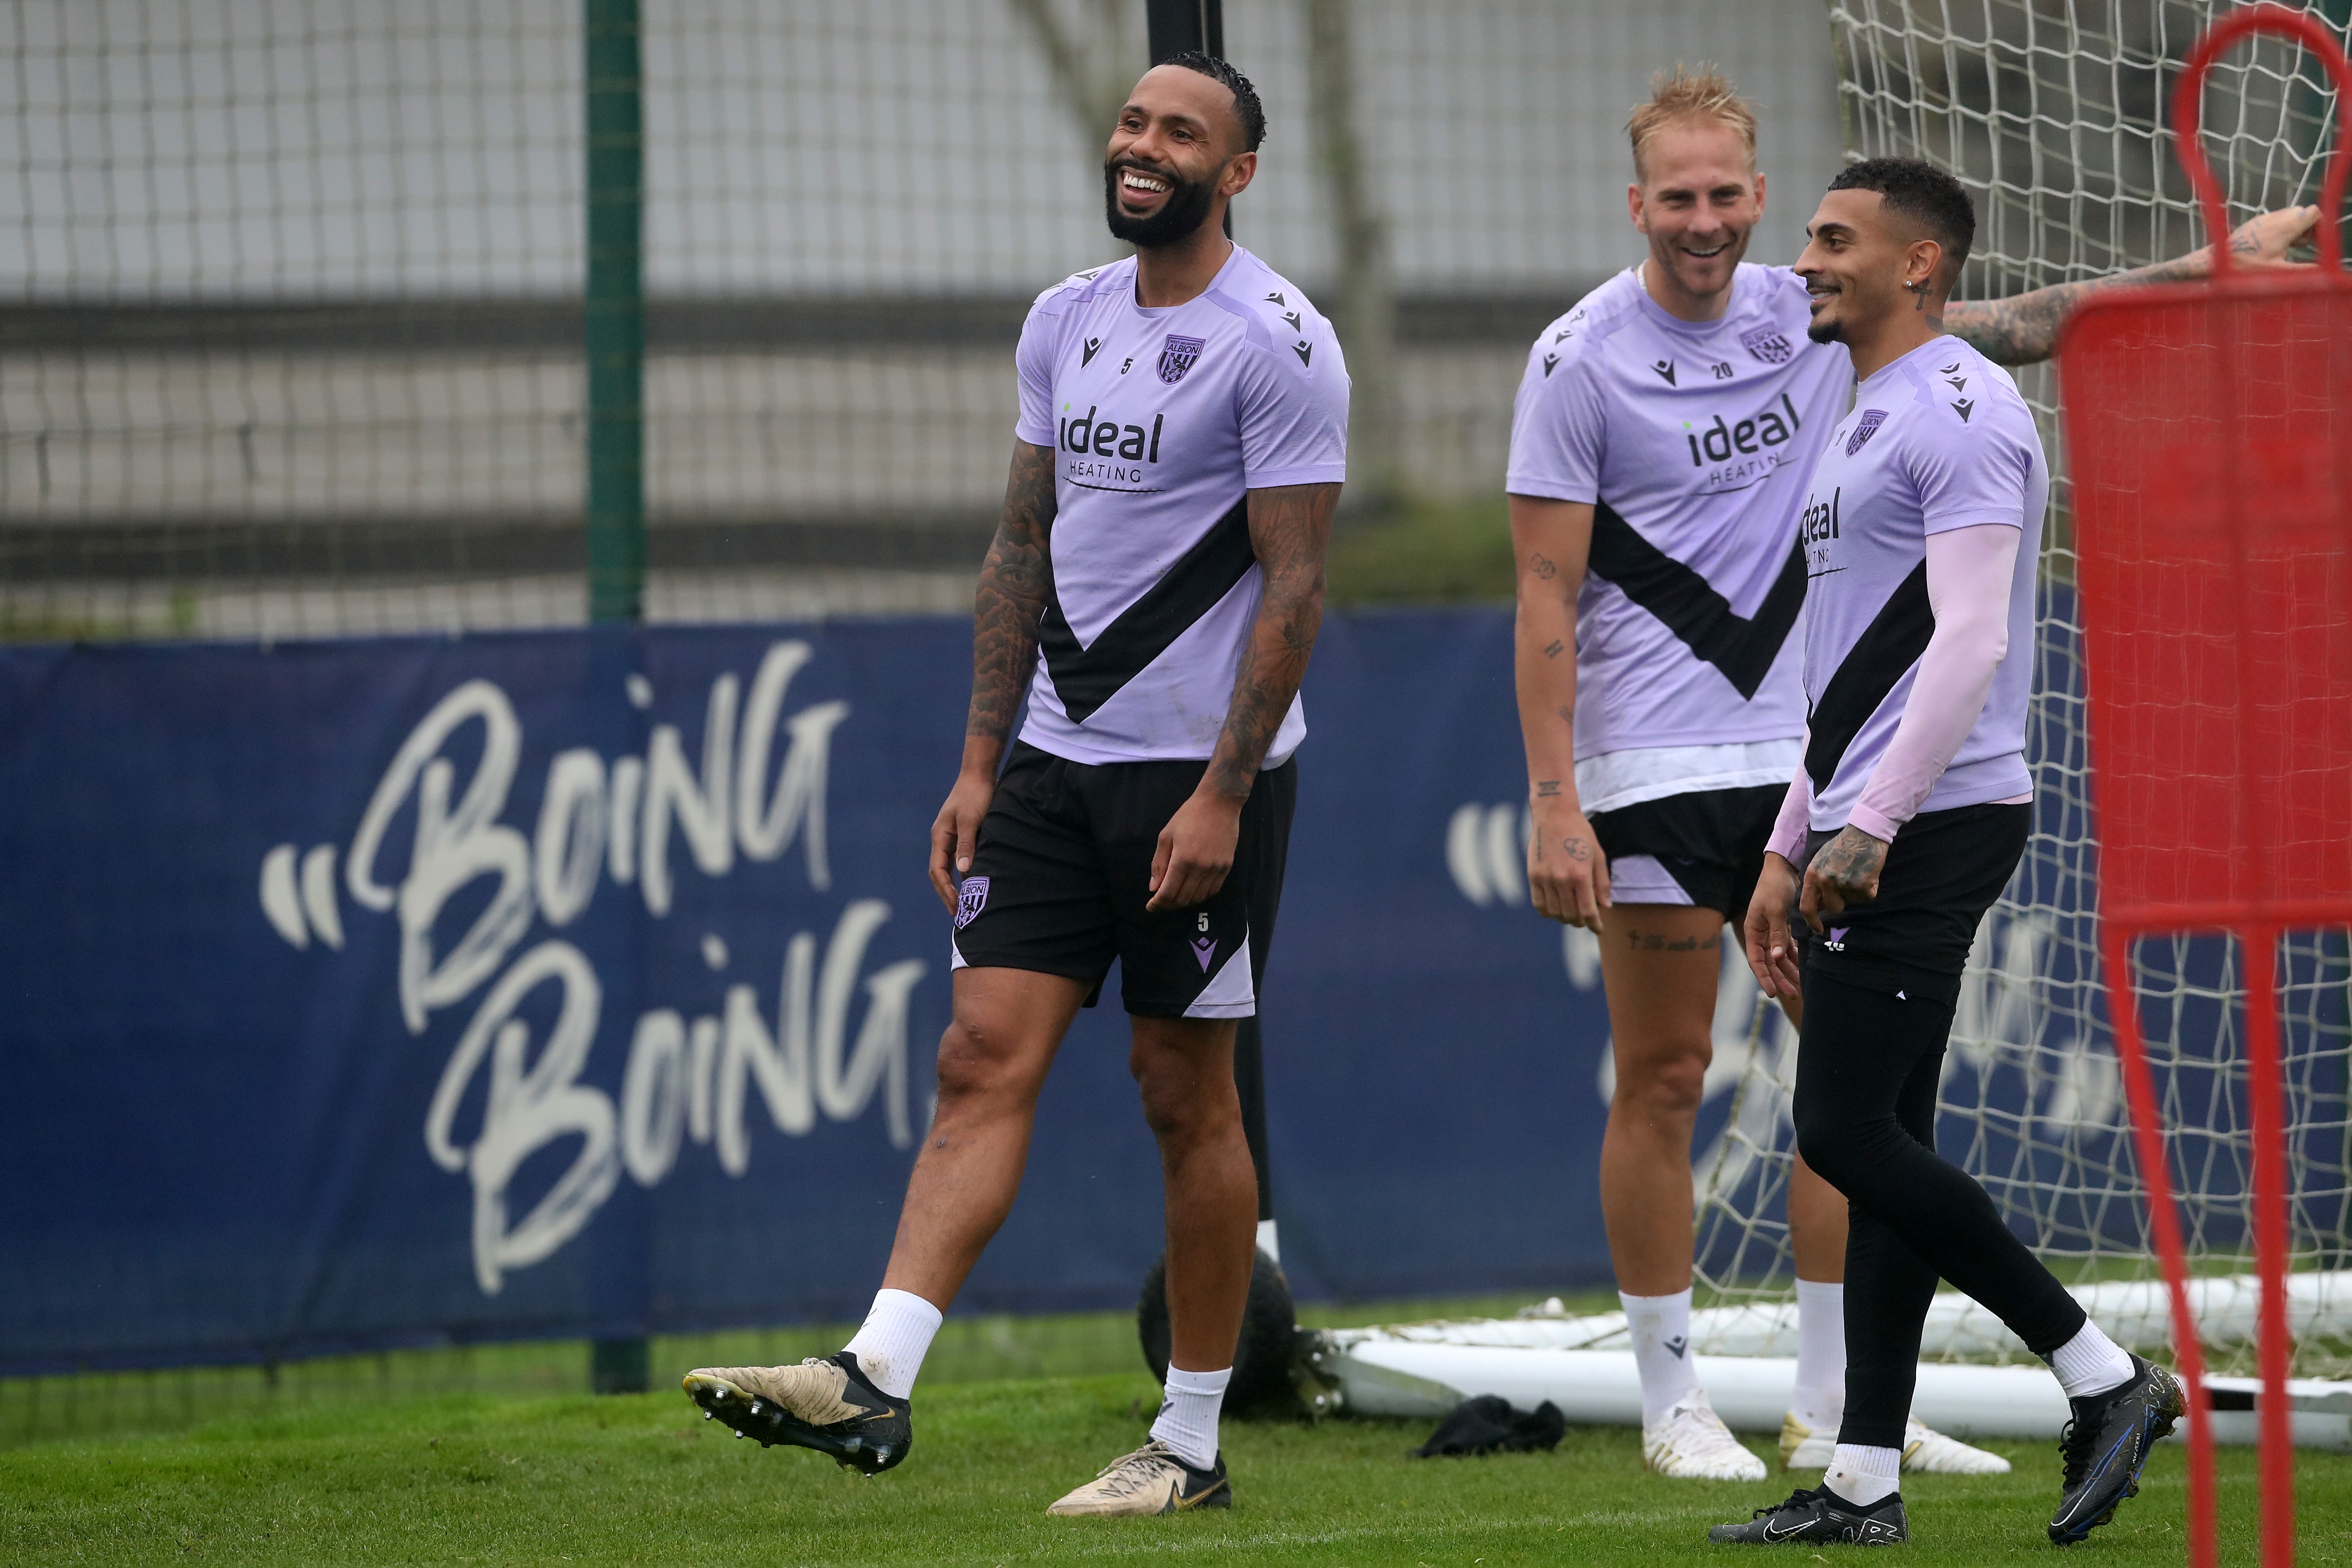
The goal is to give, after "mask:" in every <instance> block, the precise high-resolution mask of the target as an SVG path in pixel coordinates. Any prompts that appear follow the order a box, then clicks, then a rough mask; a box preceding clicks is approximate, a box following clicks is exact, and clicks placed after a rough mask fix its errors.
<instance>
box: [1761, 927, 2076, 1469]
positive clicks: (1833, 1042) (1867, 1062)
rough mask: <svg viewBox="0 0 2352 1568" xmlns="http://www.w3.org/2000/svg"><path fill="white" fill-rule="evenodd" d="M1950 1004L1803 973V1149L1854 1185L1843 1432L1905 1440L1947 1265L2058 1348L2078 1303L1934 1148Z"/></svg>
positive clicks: (1993, 1305)
mask: <svg viewBox="0 0 2352 1568" xmlns="http://www.w3.org/2000/svg"><path fill="white" fill-rule="evenodd" d="M1951 1032H1952V1010H1951V1008H1950V1007H1948V1006H1947V1005H1944V1004H1943V1003H1940V1002H1937V1001H1933V1000H1930V999H1928V998H1927V997H1923V996H1917V995H1915V996H1912V997H1911V998H1910V999H1909V1000H1907V1001H1906V1000H1905V999H1903V998H1901V997H1899V996H1897V995H1896V994H1895V993H1894V992H1891V991H1876V990H1872V989H1870V988H1869V987H1867V986H1863V985H1857V984H1853V983H1852V982H1850V981H1845V980H1841V979H1839V978H1837V977H1836V976H1835V975H1833V974H1825V973H1822V971H1821V970H1820V969H1818V968H1815V967H1811V966H1808V968H1807V969H1806V971H1805V1025H1804V1030H1803V1033H1802V1036H1801V1043H1800V1045H1799V1047H1798V1052H1797V1097H1796V1121H1797V1147H1798V1148H1799V1149H1801V1150H1802V1151H1803V1152H1804V1156H1805V1163H1807V1164H1809V1165H1811V1167H1812V1168H1813V1169H1814V1170H1816V1171H1818V1172H1819V1173H1821V1175H1822V1179H1823V1180H1825V1181H1827V1182H1828V1183H1829V1184H1830V1185H1832V1186H1833V1187H1835V1188H1836V1189H1837V1190H1838V1191H1840V1192H1842V1193H1843V1194H1845V1196H1846V1205H1847V1212H1848V1214H1849V1215H1850V1216H1851V1221H1850V1228H1849V1229H1848V1230H1847V1233H1846V1243H1845V1425H1844V1426H1843V1427H1842V1428H1841V1429H1840V1430H1839V1432H1838V1441H1840V1442H1842V1443H1858V1444H1865V1445H1868V1446H1869V1447H1878V1448H1900V1447H1903V1428H1904V1424H1905V1422H1906V1421H1907V1420H1908V1419H1909V1417H1910V1414H1911V1390H1912V1384H1914V1383H1915V1382H1916V1381H1917V1377H1918V1368H1919V1334H1920V1331H1921V1329H1922V1328H1923V1327H1924V1326H1925V1325H1926V1323H1927V1305H1928V1302H1929V1301H1930V1300H1932V1299H1933V1298H1934V1296H1935V1294H1936V1279H1937V1276H1939V1275H1940V1276H1941V1277H1943V1278H1944V1279H1948V1280H1950V1281H1951V1282H1952V1283H1953V1284H1954V1285H1955V1286H1957V1287H1958V1288H1959V1289H1961V1290H1963V1291H1965V1292H1967V1293H1968V1294H1969V1296H1971V1297H1973V1298H1975V1299H1976V1300H1978V1301H1979V1302H1981V1303H1983V1304H1984V1305H1985V1306H1986V1307H1988V1308H1990V1310H1992V1311H1993V1312H1994V1313H1996V1314H1997V1315H1998V1316H1999V1317H2000V1321H2002V1322H2004V1323H2007V1324H2008V1325H2009V1326H2010V1328H2011V1330H2012V1331H2015V1332H2016V1334H2017V1336H2018V1337H2019V1338H2020V1339H2022V1340H2023V1341H2024V1342H2025V1345H2026V1348H2027V1349H2028V1350H2031V1351H2032V1352H2034V1353H2035V1354H2036V1355H2043V1356H2046V1355H2048V1354H2049V1353H2050V1352H2052V1351H2053V1350H2055V1349H2057V1348H2058V1347H2059V1346H2060V1345H2063V1344H2064V1343H2065V1342H2067V1341H2068V1340H2070V1339H2073V1338H2074V1335H2075V1333H2076V1332H2077V1331H2080V1330H2081V1328H2082V1326H2083V1323H2084V1312H2083V1309H2082V1306H2081V1305H2080V1304H2079V1303H2078V1302H2076V1301H2075V1300H2074V1297H2072V1296H2070V1295H2068V1294H2067V1293H2066V1288H2065V1287H2064V1286H2063V1285H2061V1284H2059V1283H2058V1280H2057V1279H2056V1278H2055V1277H2054V1276H2053V1275H2052V1274H2051V1272H2050V1270H2048V1269H2047V1268H2043V1267H2042V1263H2041V1260H2040V1259H2038V1258H2035V1257H2034V1256H2033V1254H2032V1253H2031V1252H2029V1251H2027V1250H2026V1248H2025V1244H2024V1243H2023V1242H2021V1241H2020V1240H2018V1239H2017V1237H2015V1236H2013V1235H2011V1233H2010V1229H2009V1226H2006V1225H2004V1224H2003V1223H2001V1217H2000V1210H1999V1209H1996V1208H1995V1207H1994V1206H1993V1202H1992V1198H1991V1196H1990V1194H1988V1193H1986V1191H1985V1190H1984V1188H1982V1187H1980V1186H1979V1185H1978V1184H1977V1183H1976V1179H1975V1178H1974V1177H1972V1176H1970V1175H1969V1173H1967V1172H1966V1171H1963V1170H1961V1169H1960V1168H1959V1167H1958V1165H1954V1164H1951V1163H1948V1162H1946V1161H1945V1160H1943V1159H1942V1158H1940V1157H1939V1156H1938V1155H1937V1153H1936V1082H1937V1079H1938V1078H1939V1077H1940V1076H1941V1073H1942V1069H1943V1060H1944V1042H1945V1039H1946V1038H1947V1037H1948V1036H1949V1035H1950V1034H1951Z"/></svg>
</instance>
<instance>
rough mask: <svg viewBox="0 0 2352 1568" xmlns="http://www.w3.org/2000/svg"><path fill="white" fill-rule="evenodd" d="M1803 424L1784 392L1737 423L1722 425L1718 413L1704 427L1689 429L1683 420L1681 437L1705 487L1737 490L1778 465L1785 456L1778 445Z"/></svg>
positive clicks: (1801, 427) (1692, 464) (1794, 433)
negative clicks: (1703, 474) (1701, 471)
mask: <svg viewBox="0 0 2352 1568" xmlns="http://www.w3.org/2000/svg"><path fill="white" fill-rule="evenodd" d="M1784 412H1785V413H1786V414H1787V416H1788V417H1787V418H1785V419H1784V418H1782V417H1781V415H1782V414H1783V413H1784ZM1804 427H1805V422H1804V420H1803V419H1801V418H1800V417H1799V416H1798V414H1797V405H1795V404H1794V403H1791V402H1790V401H1789V395H1788V394H1787V393H1785V392H1784V393H1782V394H1780V399H1779V405H1778V406H1773V405H1766V406H1765V407H1764V408H1763V409H1762V410H1761V411H1759V413H1756V414H1754V415H1751V416H1748V418H1746V419H1742V420H1741V421H1739V423H1738V424H1737V425H1726V424H1725V423H1724V422H1723V416H1722V415H1720V414H1718V415H1717V416H1715V423H1714V424H1712V425H1710V426H1707V427H1706V428H1705V429H1696V428H1693V426H1691V424H1690V422H1689V421H1688V420H1685V421H1684V422H1683V432H1684V434H1683V439H1684V440H1685V441H1686V442H1688V443H1689V445H1690V455H1691V467H1692V468H1705V469H1706V470H1707V474H1706V488H1707V489H1711V490H1719V489H1744V488H1745V487H1747V486H1748V485H1751V484H1754V483H1755V482H1756V481H1757V480H1759V479H1763V478H1764V477H1765V476H1766V475H1768V474H1769V473H1771V472H1772V470H1773V469H1775V468H1779V467H1780V461H1781V458H1782V457H1783V456H1784V455H1785V454H1783V453H1782V452H1781V450H1780V448H1781V447H1785V446H1787V445H1788V444H1789V442H1790V441H1791V440H1792V439H1794V438H1795V437H1796V434H1797V432H1798V431H1800V430H1801V429H1803V428H1804Z"/></svg>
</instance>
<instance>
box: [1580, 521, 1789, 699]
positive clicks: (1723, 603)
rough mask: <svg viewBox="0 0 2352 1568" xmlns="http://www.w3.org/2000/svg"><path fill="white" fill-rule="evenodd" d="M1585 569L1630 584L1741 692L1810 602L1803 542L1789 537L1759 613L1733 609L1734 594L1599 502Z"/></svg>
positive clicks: (1767, 665) (1628, 588) (1749, 693)
mask: <svg viewBox="0 0 2352 1568" xmlns="http://www.w3.org/2000/svg"><path fill="white" fill-rule="evenodd" d="M1585 566H1586V569H1587V570H1588V571H1590V572H1591V573H1592V574H1593V575H1594V576H1596V577H1601V578H1605V579H1606V580H1608V581H1609V582H1612V583H1614V584H1617V586H1618V587H1619V588H1621V589H1622V590H1623V591H1624V594H1625V596H1626V597H1627V598H1629V599H1631V600H1633V603H1635V604H1637V605H1641V606H1642V608H1643V609H1645V610H1647V611H1649V612H1650V614H1652V615H1654V616H1657V617H1658V619H1659V620H1660V621H1662V622H1664V624H1665V627H1666V629H1667V630H1668V631H1670V632H1672V633H1674V634H1675V636H1676V637H1680V638H1682V640H1683V641H1684V642H1685V643H1687V644H1688V645H1690V650H1691V652H1692V653H1694V654H1696V655H1697V656H1698V657H1699V658H1703V659H1705V660H1706V662H1707V663H1709V664H1711V665H1713V666H1715V668H1717V669H1718V670H1720V671H1721V672H1722V674H1723V678H1724V679H1726V680H1728V681H1729V682H1731V684H1732V687H1733V688H1734V689H1736V690H1738V693H1739V695H1740V696H1741V697H1743V698H1747V699H1750V700H1752V699H1753V698H1754V697H1755V695H1756V689H1757V688H1758V687H1759V686H1762V685H1763V684H1764V678H1765V676H1767V675H1769V674H1770V673H1771V670H1772V661H1773V660H1774V659H1776V658H1780V645H1781V644H1783V643H1785V642H1787V641H1788V640H1789V630H1790V627H1792V626H1795V625H1796V624H1797V612H1798V611H1799V610H1801V609H1802V608H1803V607H1804V604H1805V547H1804V542H1802V541H1801V540H1791V541H1790V545H1789V559H1788V561H1787V562H1786V563H1783V564H1782V566H1781V568H1780V576H1779V577H1777V578H1775V579H1774V580H1773V583H1772V588H1771V591H1770V592H1769V593H1768V594H1766V595H1764V602H1763V603H1762V604H1761V605H1758V606H1757V607H1756V613H1755V615H1753V616H1747V617H1744V618H1743V617H1742V616H1738V615H1735V614H1733V612H1732V608H1731V601H1730V600H1728V599H1726V598H1725V597H1724V596H1723V595H1720V594H1718V593H1717V592H1716V591H1715V589H1714V587H1713V586H1712V585H1711V584H1708V582H1707V580H1706V578H1705V577H1702V576H1701V575H1699V574H1698V573H1696V571H1694V570H1692V569H1691V568H1690V567H1689V566H1686V565H1685V564H1684V563H1682V562H1679V561H1677V560H1675V558H1674V557H1673V556H1671V555H1669V554H1667V553H1666V552H1664V551H1663V550H1661V549H1659V548H1658V547H1657V546H1656V545H1654V544H1653V543H1651V542H1649V541H1648V540H1646V539H1644V538H1643V537H1642V534H1641V531H1639V530H1637V529H1636V528H1634V526H1633V524H1632V523H1630V522H1627V521H1625V520H1624V519H1623V518H1622V517H1620V516H1618V515H1617V514H1616V513H1615V512H1614V511H1612V510H1610V508H1609V506H1608V504H1607V503H1606V502H1602V501H1596V502H1594V503H1593V507H1592V549H1591V553H1590V554H1589V555H1588V556H1587V557H1586V561H1585Z"/></svg>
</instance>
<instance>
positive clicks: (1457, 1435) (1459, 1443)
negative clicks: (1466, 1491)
mask: <svg viewBox="0 0 2352 1568" xmlns="http://www.w3.org/2000/svg"><path fill="white" fill-rule="evenodd" d="M1567 1430H1568V1420H1567V1418H1566V1417H1565V1416H1563V1415H1560V1413H1559V1405H1554V1404H1553V1403H1552V1402H1551V1401H1550V1400H1549V1399H1547V1400H1545V1401H1544V1402H1543V1403H1542V1404H1541V1405H1537V1406H1536V1408H1535V1412H1534V1414H1532V1415H1521V1414H1520V1413H1519V1412H1517V1411H1516V1410H1514V1409H1512V1408H1511V1404H1510V1401H1509V1400H1507V1399H1505V1398H1503V1397H1502V1396H1501V1395H1500V1394H1480V1395H1478V1397H1477V1398H1475V1399H1465V1400H1464V1401H1463V1402H1462V1403H1461V1404H1459V1405H1455V1406H1454V1414H1453V1415H1448V1416H1447V1417H1446V1418H1445V1419H1444V1420H1443V1421H1441V1422H1439V1423H1438V1424H1437V1430H1436V1431H1434V1432H1433V1433H1431V1434H1430V1435H1429V1441H1428V1442H1426V1443H1423V1445H1422V1446H1421V1447H1418V1448H1415V1449H1413V1450H1412V1457H1413V1458H1416V1459H1435V1458H1463V1457H1465V1455H1470V1454H1491V1453H1494V1452H1495V1451H1496V1449H1498V1448H1499V1449H1501V1450H1503V1451H1504V1452H1506V1453H1511V1454H1526V1453H1532V1452H1534V1451H1535V1450H1536V1449H1538V1448H1550V1447H1555V1446H1556V1445H1558V1443H1559V1439H1560V1434H1561V1433H1563V1432H1566V1431H1567Z"/></svg>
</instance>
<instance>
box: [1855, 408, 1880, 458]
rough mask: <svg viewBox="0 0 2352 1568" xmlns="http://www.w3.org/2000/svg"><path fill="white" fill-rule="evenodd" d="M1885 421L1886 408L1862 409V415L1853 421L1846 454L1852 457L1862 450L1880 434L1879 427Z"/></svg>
mask: <svg viewBox="0 0 2352 1568" xmlns="http://www.w3.org/2000/svg"><path fill="white" fill-rule="evenodd" d="M1885 423H1886V410H1885V409H1884V408H1865V409H1864V410H1863V411H1862V417H1861V418H1859V419H1857V420H1855V421H1854V422H1853V435H1851V436H1849V437H1846V438H1845V455H1846V456H1847V457H1849V458H1851V457H1853V455H1854V454H1855V453H1856V452H1859V451H1861V450H1862V448H1863V447H1864V444H1865V443H1867V442H1868V441H1869V439H1870V438H1871V437H1873V436H1875V435H1877V434H1878V427H1879V426H1881V425H1884V424H1885Z"/></svg>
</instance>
